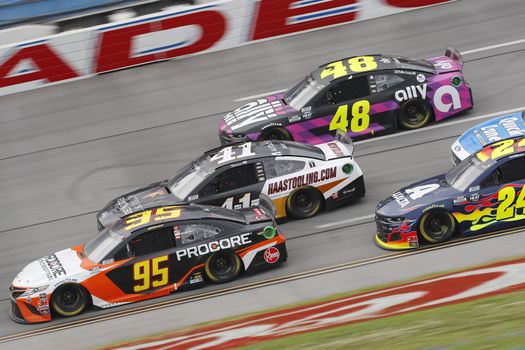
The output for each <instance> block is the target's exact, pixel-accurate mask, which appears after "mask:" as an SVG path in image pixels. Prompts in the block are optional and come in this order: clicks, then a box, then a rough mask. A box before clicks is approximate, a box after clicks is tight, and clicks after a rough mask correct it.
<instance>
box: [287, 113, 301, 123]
mask: <svg viewBox="0 0 525 350" xmlns="http://www.w3.org/2000/svg"><path fill="white" fill-rule="evenodd" d="M299 120H301V116H300V115H299V114H296V115H291V116H289V117H288V122H289V123H295V122H298V121H299Z"/></svg>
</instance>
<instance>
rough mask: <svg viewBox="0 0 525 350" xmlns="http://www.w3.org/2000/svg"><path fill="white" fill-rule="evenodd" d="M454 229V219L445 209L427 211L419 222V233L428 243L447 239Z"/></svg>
mask: <svg viewBox="0 0 525 350" xmlns="http://www.w3.org/2000/svg"><path fill="white" fill-rule="evenodd" d="M455 230H456V220H455V219H454V217H453V216H452V215H451V214H450V213H449V212H446V211H441V210H439V211H438V210H436V211H428V212H426V213H425V214H424V215H423V217H422V218H421V220H420V222H419V233H420V235H421V237H423V239H424V240H425V241H427V242H429V243H441V242H445V241H448V240H449V239H450V238H451V237H452V235H453V234H454V231H455Z"/></svg>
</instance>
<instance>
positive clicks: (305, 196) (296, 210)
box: [287, 188, 322, 219]
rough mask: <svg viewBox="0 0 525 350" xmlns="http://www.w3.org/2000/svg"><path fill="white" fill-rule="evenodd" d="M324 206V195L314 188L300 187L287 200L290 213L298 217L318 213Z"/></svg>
mask: <svg viewBox="0 0 525 350" xmlns="http://www.w3.org/2000/svg"><path fill="white" fill-rule="evenodd" d="M321 207H322V196H321V195H320V193H319V192H318V191H317V190H315V189H313V188H305V189H299V190H296V191H295V192H293V193H292V194H291V195H290V196H289V197H288V201H287V211H288V214H289V215H290V216H292V217H294V218H297V219H305V218H309V217H312V216H314V215H317V213H319V211H320V210H321Z"/></svg>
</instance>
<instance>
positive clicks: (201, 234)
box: [173, 223, 222, 244]
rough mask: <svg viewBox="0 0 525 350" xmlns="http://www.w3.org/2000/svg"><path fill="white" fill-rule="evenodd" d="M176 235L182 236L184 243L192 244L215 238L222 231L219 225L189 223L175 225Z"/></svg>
mask: <svg viewBox="0 0 525 350" xmlns="http://www.w3.org/2000/svg"><path fill="white" fill-rule="evenodd" d="M173 232H174V234H175V236H178V235H179V236H180V240H181V242H182V244H192V243H196V242H200V241H204V240H205V239H208V238H213V237H215V236H217V235H218V234H220V233H221V232H222V229H221V228H220V227H219V226H216V225H212V224H205V223H191V224H190V223H188V224H181V225H175V226H173Z"/></svg>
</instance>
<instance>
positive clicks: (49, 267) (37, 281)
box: [13, 249, 83, 288]
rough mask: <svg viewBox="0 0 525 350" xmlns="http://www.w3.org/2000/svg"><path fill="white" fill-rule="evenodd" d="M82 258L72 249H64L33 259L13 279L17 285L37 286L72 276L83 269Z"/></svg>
mask: <svg viewBox="0 0 525 350" xmlns="http://www.w3.org/2000/svg"><path fill="white" fill-rule="evenodd" d="M81 262H82V260H81V259H80V257H79V256H78V253H77V252H76V251H75V250H73V249H64V250H61V251H59V252H56V253H55V254H53V255H48V256H45V257H43V258H41V259H38V260H35V261H33V262H32V263H30V264H29V265H27V266H26V267H24V268H23V269H22V271H20V273H19V274H18V275H17V276H16V277H15V279H14V280H13V285H14V286H17V287H30V288H37V287H42V286H46V285H49V284H51V283H53V282H55V281H58V280H61V279H64V278H67V277H70V276H74V275H76V274H77V273H79V272H81V271H83V269H82V268H81V267H80V263H81Z"/></svg>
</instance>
